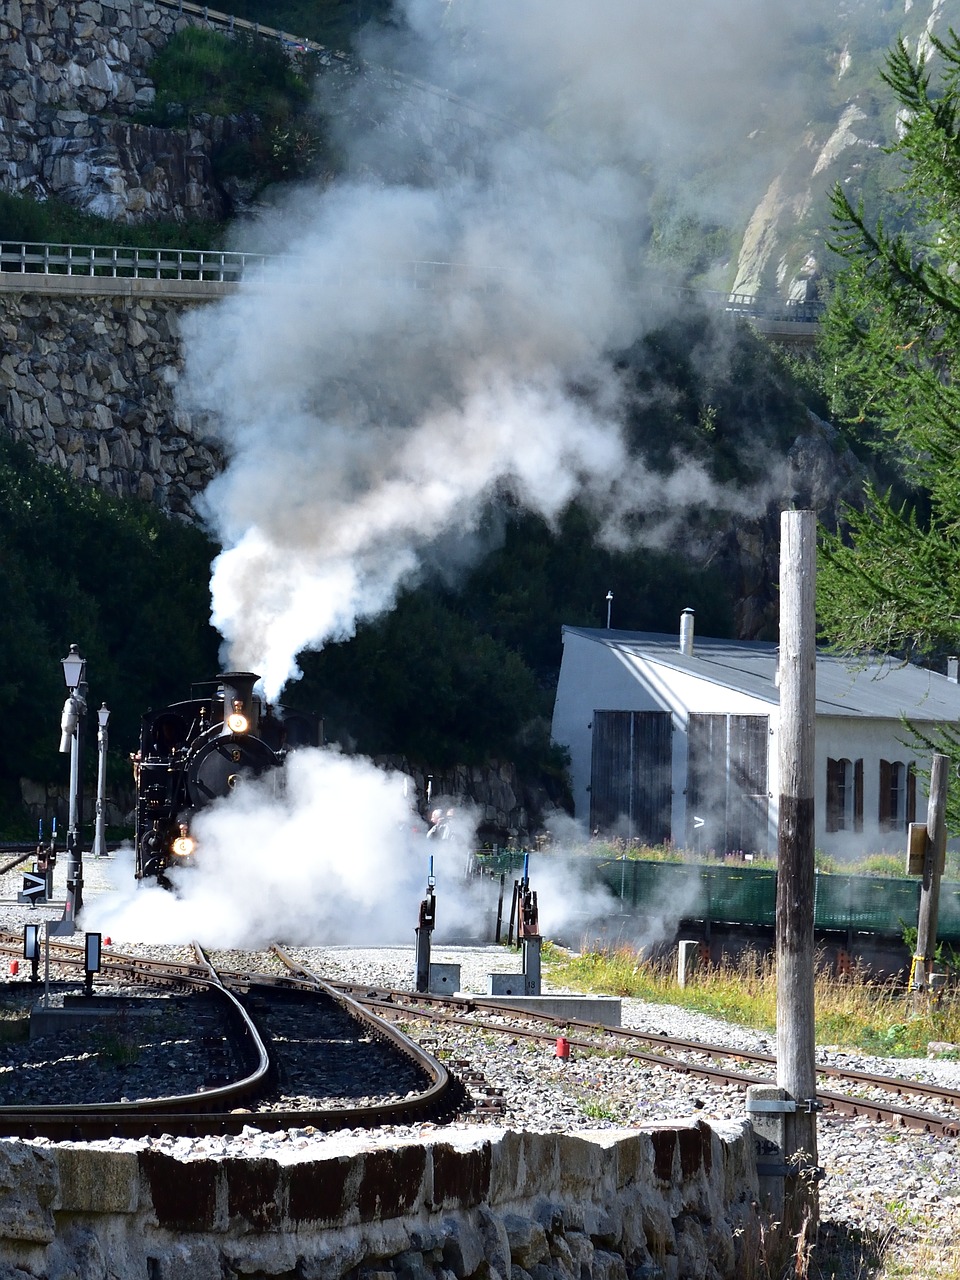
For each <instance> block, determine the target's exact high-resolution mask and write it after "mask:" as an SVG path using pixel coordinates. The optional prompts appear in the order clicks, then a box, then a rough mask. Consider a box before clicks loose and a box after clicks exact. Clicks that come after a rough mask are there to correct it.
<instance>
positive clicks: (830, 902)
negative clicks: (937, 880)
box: [813, 875, 920, 934]
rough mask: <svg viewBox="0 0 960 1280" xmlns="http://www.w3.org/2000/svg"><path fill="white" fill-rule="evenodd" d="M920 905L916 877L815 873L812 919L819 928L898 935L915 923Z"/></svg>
mask: <svg viewBox="0 0 960 1280" xmlns="http://www.w3.org/2000/svg"><path fill="white" fill-rule="evenodd" d="M919 905H920V885H919V882H918V881H916V880H894V879H888V878H886V877H879V876H827V875H818V876H817V882H816V909H815V911H814V917H813V919H814V924H815V925H816V927H817V928H818V929H856V930H858V931H860V932H863V933H887V934H899V933H902V932H903V930H904V927H905V926H907V925H914V926H915V925H916V923H917V909H918V907H919Z"/></svg>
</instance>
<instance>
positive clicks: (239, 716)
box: [227, 698, 250, 733]
mask: <svg viewBox="0 0 960 1280" xmlns="http://www.w3.org/2000/svg"><path fill="white" fill-rule="evenodd" d="M227 728H228V729H229V730H230V732H231V733H246V732H247V730H248V729H249V728H250V721H249V720H248V719H247V717H246V716H245V715H244V714H243V703H242V702H241V701H240V699H239V698H237V699H236V700H235V701H234V704H233V712H232V713H231V714H230V715H228V716H227Z"/></svg>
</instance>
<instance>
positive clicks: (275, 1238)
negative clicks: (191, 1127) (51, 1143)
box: [0, 1121, 757, 1280]
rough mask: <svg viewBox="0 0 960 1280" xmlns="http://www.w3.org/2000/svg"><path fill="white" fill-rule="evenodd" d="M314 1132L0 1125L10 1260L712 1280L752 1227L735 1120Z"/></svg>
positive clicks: (419, 1278) (89, 1268)
mask: <svg viewBox="0 0 960 1280" xmlns="http://www.w3.org/2000/svg"><path fill="white" fill-rule="evenodd" d="M296 1132H297V1131H294V1134H296ZM197 1145H199V1144H197ZM291 1145H295V1143H291ZM310 1151H311V1154H309V1155H308V1156H307V1158H305V1159H301V1160H299V1161H298V1162H297V1163H279V1162H277V1161H275V1160H270V1159H251V1160H236V1159H234V1160H203V1159H199V1160H190V1161H187V1160H178V1159H175V1158H174V1157H173V1156H170V1155H164V1154H161V1153H159V1152H157V1151H140V1152H135V1151H130V1152H123V1151H101V1150H91V1149H89V1148H80V1147H73V1148H72V1147H66V1146H56V1147H43V1146H41V1147H37V1146H34V1145H31V1144H27V1143H22V1142H14V1141H5V1142H0V1263H2V1264H5V1266H6V1267H7V1268H11V1270H10V1271H7V1270H5V1271H4V1272H3V1273H4V1274H16V1275H17V1276H18V1277H19V1278H20V1280H28V1278H29V1277H32V1276H36V1277H41V1276H42V1277H44V1278H45V1280H66V1277H67V1276H70V1277H71V1278H78V1277H79V1278H82V1280H106V1278H107V1277H115V1276H123V1277H124V1280H137V1278H139V1277H143V1278H144V1280H188V1278H189V1280H196V1277H200V1276H221V1275H223V1276H230V1275H241V1274H242V1275H252V1276H257V1277H264V1278H266V1277H278V1278H279V1277H289V1278H290V1280H292V1278H293V1277H294V1276H296V1277H298V1280H356V1278H358V1277H361V1276H362V1277H366V1278H367V1280H390V1278H392V1277H394V1276H401V1277H404V1280H528V1278H529V1277H534V1278H535V1280H626V1278H627V1276H630V1277H631V1278H633V1280H636V1278H640V1280H657V1278H658V1277H663V1278H664V1280H688V1278H689V1280H720V1278H721V1277H724V1278H725V1277H731V1278H732V1277H735V1276H737V1275H740V1274H742V1273H743V1272H742V1267H741V1265H740V1264H741V1262H742V1261H743V1259H744V1258H746V1257H749V1256H750V1251H751V1244H752V1242H755V1240H756V1228H757V1220H756V1199H757V1182H756V1170H755V1162H754V1155H753V1136H752V1130H751V1129H750V1126H749V1125H748V1124H746V1123H743V1124H740V1123H727V1124H724V1125H712V1126H711V1125H708V1124H706V1123H704V1122H702V1121H699V1122H691V1123H689V1124H684V1123H682V1122H681V1123H680V1124H670V1125H669V1126H666V1125H665V1126H663V1127H659V1128H657V1127H654V1128H651V1129H644V1130H635V1131H634V1130H630V1131H626V1130H608V1131H596V1132H594V1133H591V1134H578V1135H575V1136H574V1135H564V1134H529V1133H526V1134H525V1133H513V1132H510V1131H505V1130H499V1129H493V1130H490V1129H472V1130H463V1131H456V1132H453V1133H451V1134H449V1135H448V1134H444V1135H443V1137H434V1138H430V1137H427V1138H424V1139H419V1140H410V1141H404V1142H399V1143H395V1144H387V1143H386V1142H383V1141H381V1142H377V1141H375V1140H372V1139H371V1138H369V1137H360V1138H357V1137H353V1138H350V1137H347V1138H337V1137H331V1138H330V1139H328V1140H326V1141H324V1142H323V1143H322V1144H321V1143H319V1142H316V1143H315V1144H314V1146H313V1147H312V1148H310ZM313 1152H318V1154H312V1153H313ZM295 1154H296V1152H294V1155H295ZM12 1268H18V1270H17V1271H16V1272H14V1271H13V1270H12Z"/></svg>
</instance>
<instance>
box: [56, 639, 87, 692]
mask: <svg viewBox="0 0 960 1280" xmlns="http://www.w3.org/2000/svg"><path fill="white" fill-rule="evenodd" d="M60 665H61V666H62V667H63V679H64V683H65V684H66V686H67V688H68V689H69V690H70V692H71V693H73V691H74V690H75V689H77V688H78V687H79V686H80V685H81V684H82V683H83V677H84V676H85V675H86V671H87V660H86V658H84V657H83V655H82V654H81V653H80V650H79V648H78V647H77V645H75V644H72V645H71V646H70V652H69V653H68V654H67V656H66V657H65V658H61V659H60Z"/></svg>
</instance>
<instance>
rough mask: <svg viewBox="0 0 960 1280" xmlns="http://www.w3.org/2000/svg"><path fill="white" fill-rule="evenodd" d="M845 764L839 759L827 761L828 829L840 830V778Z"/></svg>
mask: <svg viewBox="0 0 960 1280" xmlns="http://www.w3.org/2000/svg"><path fill="white" fill-rule="evenodd" d="M842 772H843V765H842V764H841V763H840V761H839V760H828V761H827V821H826V824H825V825H826V829H827V831H839V830H840V779H841V776H842Z"/></svg>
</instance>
